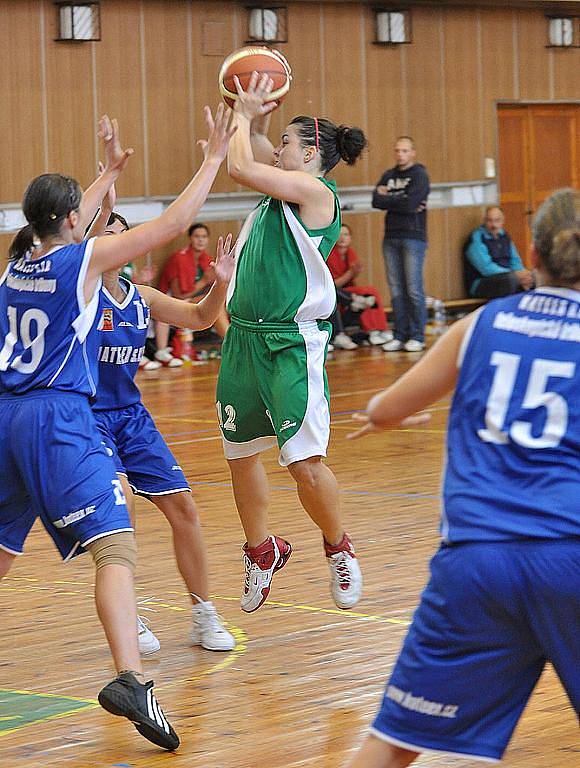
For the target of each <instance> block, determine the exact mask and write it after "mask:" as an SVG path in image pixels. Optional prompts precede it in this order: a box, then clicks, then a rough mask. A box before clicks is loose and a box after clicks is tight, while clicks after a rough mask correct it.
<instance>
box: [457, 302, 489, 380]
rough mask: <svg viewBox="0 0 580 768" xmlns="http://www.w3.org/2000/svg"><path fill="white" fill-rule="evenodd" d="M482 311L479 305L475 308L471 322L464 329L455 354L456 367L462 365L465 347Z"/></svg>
mask: <svg viewBox="0 0 580 768" xmlns="http://www.w3.org/2000/svg"><path fill="white" fill-rule="evenodd" d="M482 311H483V307H479V308H478V309H476V310H475V312H474V313H473V314H472V316H471V323H470V324H469V326H468V328H467V330H466V331H465V334H464V336H463V339H462V340H461V346H460V347H459V352H458V354H457V367H458V368H461V366H462V365H463V361H464V360H465V354H466V352H467V347H468V346H469V342H470V341H471V337H472V336H473V331H474V330H475V326H476V325H477V321H478V320H479V316H480V315H481V313H482Z"/></svg>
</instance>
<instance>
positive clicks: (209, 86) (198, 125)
mask: <svg viewBox="0 0 580 768" xmlns="http://www.w3.org/2000/svg"><path fill="white" fill-rule="evenodd" d="M191 8H192V12H191V41H192V46H191V62H192V92H193V99H192V111H193V132H194V137H193V139H194V143H195V141H197V140H198V139H205V138H207V127H206V123H205V118H204V115H203V107H204V105H205V104H207V105H209V106H210V107H211V109H212V111H215V109H216V107H217V105H218V104H219V102H220V100H221V97H220V95H219V91H218V73H219V70H220V67H221V65H222V61H223V60H224V59H225V57H226V56H227V55H228V54H229V53H231V52H232V51H234V50H236V48H240V47H241V46H242V45H243V40H244V35H245V26H244V25H245V18H243V15H244V13H245V10H244V9H243V8H240V6H239V5H238V4H237V3H233V2H229V3H213V2H210V1H209V0H205V1H204V2H195V3H193V4H192V6H191ZM208 35H209V36H210V39H211V47H210V46H208V45H207V37H208ZM201 160H202V154H201V151H200V149H199V147H197V148H196V150H195V154H194V165H197V164H199V163H200V162H201ZM234 189H241V188H240V187H238V185H236V184H235V183H234V182H233V181H232V179H230V177H229V176H228V174H227V171H226V167H225V163H224V165H223V166H222V168H221V169H220V172H219V174H218V177H217V179H216V182H215V184H214V186H213V190H214V191H219V192H227V191H231V190H234Z"/></svg>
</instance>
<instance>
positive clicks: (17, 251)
mask: <svg viewBox="0 0 580 768" xmlns="http://www.w3.org/2000/svg"><path fill="white" fill-rule="evenodd" d="M33 248H34V232H33V230H32V225H31V224H27V225H26V226H25V227H22V229H21V230H20V231H19V232H17V233H16V236H15V237H14V240H13V241H12V242H11V243H10V248H9V249H8V258H9V260H10V261H17V260H18V259H22V258H23V257H24V256H26V254H27V253H30V251H32V249H33Z"/></svg>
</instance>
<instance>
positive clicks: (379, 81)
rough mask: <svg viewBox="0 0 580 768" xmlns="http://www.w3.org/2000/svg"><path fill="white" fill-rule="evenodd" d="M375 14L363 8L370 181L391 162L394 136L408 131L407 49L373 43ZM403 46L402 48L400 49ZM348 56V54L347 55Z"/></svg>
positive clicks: (379, 174)
mask: <svg viewBox="0 0 580 768" xmlns="http://www.w3.org/2000/svg"><path fill="white" fill-rule="evenodd" d="M374 34H375V33H374V18H373V14H372V13H371V11H370V10H369V9H368V8H367V9H365V40H366V41H368V42H367V43H366V91H367V94H368V105H367V109H368V140H369V163H368V166H369V171H368V172H369V184H376V183H377V182H378V180H379V179H380V177H381V174H382V173H383V172H384V171H385V170H386V169H387V168H391V167H392V166H393V165H394V162H395V161H394V154H393V147H394V144H395V139H396V138H397V136H399V135H401V134H405V133H409V132H410V131H411V128H410V126H409V123H408V105H407V68H406V58H405V57H406V55H407V51H406V49H407V48H408V47H409V46H400V47H397V46H383V45H373V44H372V43H371V42H370V41H371V40H373V39H374ZM403 49H405V50H404V51H403ZM349 58H350V57H349Z"/></svg>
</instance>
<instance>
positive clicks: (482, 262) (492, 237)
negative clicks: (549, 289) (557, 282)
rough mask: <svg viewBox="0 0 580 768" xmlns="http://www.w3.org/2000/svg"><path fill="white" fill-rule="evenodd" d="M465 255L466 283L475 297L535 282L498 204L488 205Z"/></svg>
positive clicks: (526, 287) (526, 288)
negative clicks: (507, 230)
mask: <svg viewBox="0 0 580 768" xmlns="http://www.w3.org/2000/svg"><path fill="white" fill-rule="evenodd" d="M463 258H464V270H465V287H466V289H467V291H468V293H469V295H470V296H472V297H474V298H478V299H495V298H499V297H500V296H509V295H510V294H513V293H518V291H529V290H530V289H531V288H533V287H534V285H535V283H534V276H533V275H532V273H531V272H530V271H529V270H528V269H525V267H524V265H523V264H522V260H521V259H520V255H519V253H518V251H517V248H516V247H515V245H514V243H513V242H512V239H511V237H510V236H509V235H508V233H507V232H506V231H505V229H504V214H503V211H502V209H501V208H500V207H499V206H497V205H494V206H490V207H489V208H487V209H486V211H485V218H484V221H483V224H482V225H481V226H480V227H477V229H474V230H473V232H471V234H470V235H469V238H468V240H467V241H466V243H465V245H464V248H463Z"/></svg>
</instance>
